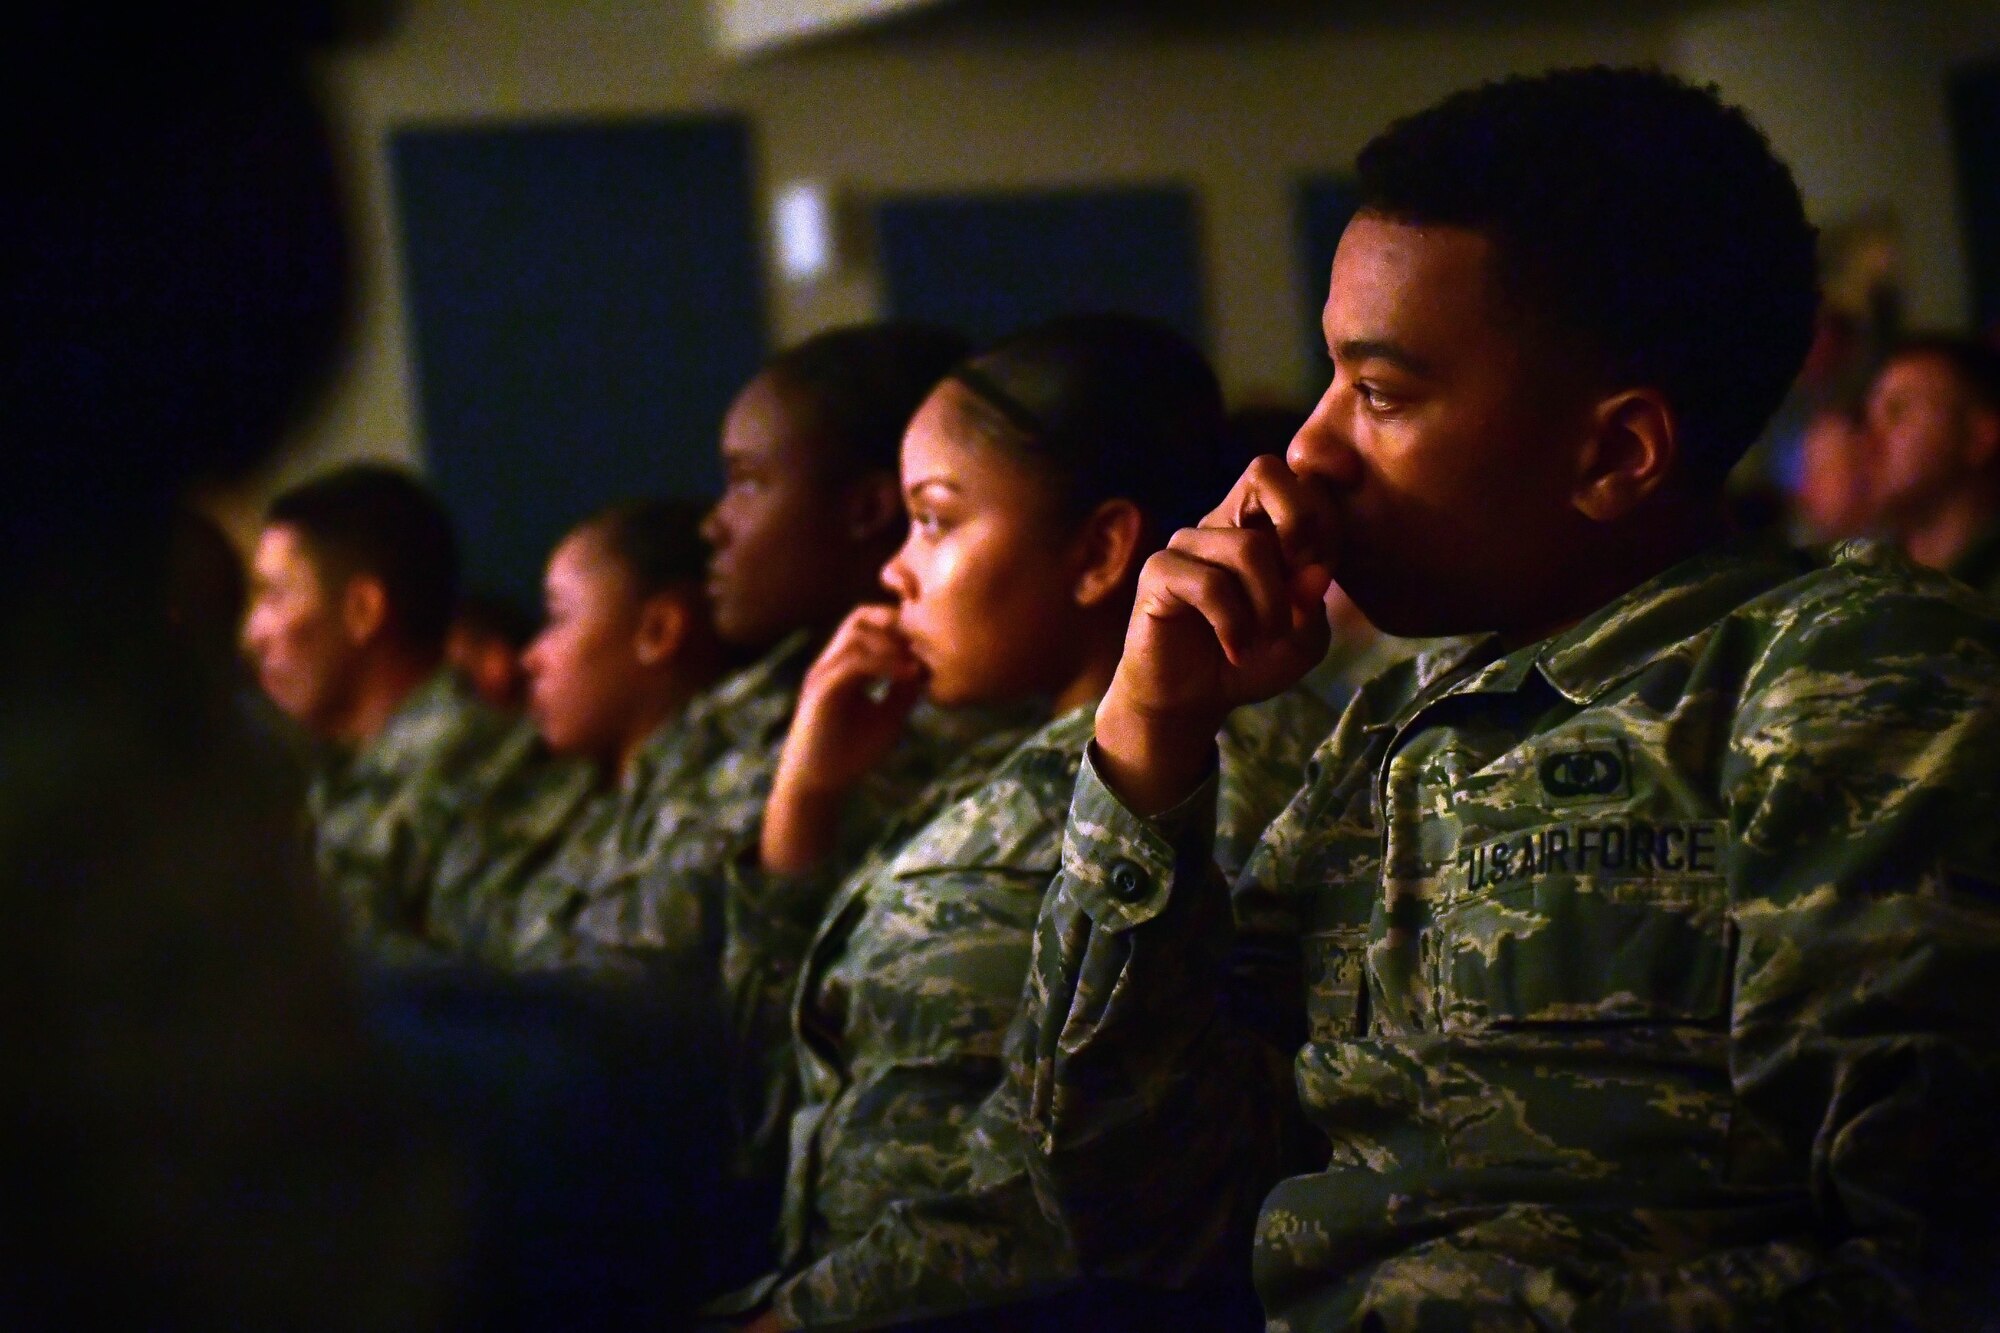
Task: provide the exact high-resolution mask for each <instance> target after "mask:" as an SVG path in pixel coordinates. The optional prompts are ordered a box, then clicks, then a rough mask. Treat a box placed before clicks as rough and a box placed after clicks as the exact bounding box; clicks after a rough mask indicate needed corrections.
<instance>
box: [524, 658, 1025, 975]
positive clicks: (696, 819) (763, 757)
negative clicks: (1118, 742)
mask: <svg viewBox="0 0 2000 1333" xmlns="http://www.w3.org/2000/svg"><path fill="white" fill-rule="evenodd" d="M814 651H815V649H814V645H813V643H812V642H811V640H810V639H809V638H808V637H807V636H806V635H805V634H803V633H801V634H797V635H794V636H792V637H790V638H788V639H786V640H785V642H783V643H782V644H780V645H779V646H778V647H777V648H775V649H773V650H772V651H771V652H770V653H769V654H768V655H767V656H766V657H764V658H763V659H762V660H761V661H759V662H757V663H755V664H754V665H752V666H750V667H748V668H746V669H745V670H743V671H741V672H738V673H737V674H736V675H734V676H731V677H730V678H728V679H726V680H724V681H722V682H721V683H720V684H718V685H716V686H715V687H713V688H712V689H710V690H709V691H708V692H706V693H704V694H702V695H700V696H698V697H697V698H696V699H694V700H693V701H692V702H691V703H690V704H689V705H688V707H687V709H686V710H685V711H684V712H683V713H682V714H681V716H680V717H679V718H678V719H676V720H675V721H673V722H670V723H667V724H665V725H663V726H662V727H661V728H660V729H659V730H658V731H657V732H656V733H655V734H654V736H653V737H652V739H651V740H649V741H648V742H647V743H646V745H645V746H643V747H642V748H641V749H640V751H639V753H638V755H637V756H636V757H635V760H634V763H633V766H632V771H631V772H630V773H629V774H627V775H626V778H625V780H624V781H622V782H621V783H620V785H619V788H618V790H617V792H616V794H615V795H614V796H613V797H612V798H611V799H609V800H604V799H600V800H598V801H597V802H596V803H595V804H594V805H593V806H592V807H591V809H589V810H588V811H587V812H585V813H584V814H583V815H582V816H580V817H579V818H578V819H577V820H576V822H575V823H574V825H573V826H572V827H571V829H570V832H569V835H568V837H567V838H566V840H565V842H564V845H563V846H562V847H561V849H560V850H559V852H558V853H557V854H556V855H555V856H554V857H553V858H552V859H551V860H550V862H549V863H548V865H547V866H546V867H545V868H544V870H543V871H542V873H540V874H539V875H537V876H536V877H535V878H534V880H533V882H531V883H530V884H529V885H528V887H527V888H526V889H524V890H523V891H522V893H521V895H520V900H519V906H518V908H517V911H516V922H515V926H514V943H513V956H514V961H515V962H516V964H517V965H520V966H523V967H531V968H543V967H578V968H583V969H586V970H590V971H595V972H597V973H599V974H603V975H620V976H627V977H643V976H644V975H645V974H646V973H647V971H648V970H650V969H654V968H658V967H662V966H664V967H669V968H673V969H676V970H679V971H682V972H683V973H685V972H686V971H687V969H689V968H692V969H693V975H695V976H698V977H701V976H710V977H712V976H713V974H714V971H715V969H716V967H717V965H718V960H719V959H720V957H721V954H722V952H723V937H724V902H723V899H724V893H725V890H726V885H727V873H726V869H725V868H726V866H727V864H728V863H729V862H730V861H732V860H733V859H735V858H736V857H737V856H738V855H739V854H740V853H741V852H742V851H743V850H744V849H745V848H747V847H750V846H753V845H754V844H755V842H756V839H757V831H758V827H759V824H760V823H761V821H762V819H763V814H764V802H765V800H766V799H767V798H768V797H769V796H770V791H771V782H772V779H773V778H774V777H775V776H776V774H777V767H778V757H779V754H780V752H781V751H782V749H783V747H784V741H785V733H786V731H787V730H788V729H789V728H790V726H791V720H792V712H793V710H794V708H796V706H797V704H798V696H799V687H800V685H801V684H802V683H803V681H804V679H805V673H806V668H807V667H809V666H810V665H811V664H812V660H813V654H814ZM992 725H995V723H994V721H993V720H992V719H990V718H988V717H986V716H984V715H973V714H970V713H966V712H964V710H955V711H954V712H953V713H951V714H946V713H944V712H942V711H940V710H938V709H931V708H923V709H919V710H918V712H917V714H916V716H915V717H913V718H912V721H911V727H910V730H909V735H908V736H907V737H906V739H905V742H904V743H903V744H902V745H901V746H899V747H898V749H897V751H896V752H895V754H894V755H893V756H892V758H891V759H890V761H889V762H888V763H886V764H884V765H883V766H882V768H881V770H880V771H879V772H877V773H876V774H873V775H871V777H870V779H869V781H868V783H867V784H865V786H864V788H863V791H862V794H861V797H860V799H859V800H857V801H856V802H855V803H854V808H853V810H852V811H851V812H850V817H849V820H848V828H847V831H846V833H845V834H844V836H843V839H842V848H843V850H842V852H841V853H840V854H839V855H837V856H836V857H835V858H834V859H835V862H836V863H837V864H839V865H841V866H850V865H852V864H853V863H854V861H855V860H856V859H858V858H859V855H860V853H861V852H862V851H865V850H866V847H867V843H868V840H869V838H870V837H872V835H873V833H874V831H875V830H877V829H879V828H880V827H881V825H882V824H883V823H884V822H885V821H886V819H887V818H888V812H890V811H893V810H895V809H898V808H900V807H901V806H902V805H903V804H905V803H906V802H908V801H909V800H910V799H911V798H912V797H913V796H914V795H915V794H916V793H918V792H920V791H922V790H923V788H924V787H925V786H926V785H927V784H928V783H929V782H930V781H932V780H933V779H934V778H935V777H936V776H937V774H938V773H939V772H941V771H943V769H944V768H945V767H946V766H947V765H948V764H949V763H950V762H951V761H952V760H953V759H954V758H956V756H957V755H958V753H959V752H960V751H961V750H963V748H964V747H965V745H966V744H967V743H968V742H969V740H971V739H972V738H975V737H977V736H979V735H981V734H984V731H985V730H986V729H988V728H989V727H991V726H992ZM813 919H814V920H817V914H816V913H815V915H814V917H813ZM743 966H744V971H745V972H746V975H745V976H743V977H739V978H738V979H737V980H736V982H735V983H734V985H733V988H732V992H731V993H732V994H735V995H744V994H747V993H751V992H756V991H759V990H760V989H769V988H770V987H771V986H774V985H775V986H777V987H779V988H780V990H779V993H777V994H772V995H770V996H769V997H768V998H767V999H766V1000H765V1001H764V1003H766V1004H768V1005H771V1006H773V1007H774V1008H775V1009H776V1010H777V1012H779V1013H785V1012H788V1010H787V1006H788V1003H789V1000H790V985H791V977H790V976H789V975H788V976H786V977H784V978H783V979H781V980H778V981H772V980H771V979H770V978H767V977H763V976H761V975H748V974H754V973H755V972H756V967H755V965H754V964H752V963H750V962H748V961H747V960H746V961H745V963H744V965H743Z"/></svg>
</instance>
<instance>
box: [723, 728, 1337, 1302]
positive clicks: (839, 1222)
mask: <svg viewBox="0 0 2000 1333" xmlns="http://www.w3.org/2000/svg"><path fill="white" fill-rule="evenodd" d="M1093 711H1094V710H1091V709H1088V708H1086V709H1079V710H1076V711H1074V712H1071V713H1069V714H1067V715H1065V716H1063V717H1061V718H1058V719H1056V720H1055V721H1053V722H1050V723H1048V724H1047V725H1046V726H1044V727H1043V728H1042V729H1041V730H1040V731H1038V732H1036V733H1035V734H1034V735H1033V736H1031V737H1030V738H1028V739H1027V740H1026V741H1023V742H1021V743H1019V744H1018V745H1010V744H1009V742H1010V741H1011V740H1012V739H1014V738H1013V737H1009V736H1001V737H996V738H992V739H989V740H988V741H987V742H985V743H984V744H982V745H980V746H978V747H976V748H975V749H973V750H972V751H970V752H969V753H968V754H967V755H966V756H965V758H964V759H963V760H962V761H961V762H960V763H959V764H958V765H957V766H956V767H954V768H953V769H952V770H951V771H950V772H949V773H948V774H947V775H946V776H945V777H944V778H942V779H941V780H939V781H938V782H937V783H935V784H934V785H933V786H932V787H931V788H930V790H928V791H927V792H926V793H924V796H923V798H922V799H921V800H919V801H917V802H915V803H914V804H913V805H911V806H910V807H909V808H908V809H907V810H906V811H905V812H904V814H903V815H902V816H901V817H900V818H898V819H897V820H896V821H895V822H894V823H893V824H892V825H891V826H890V827H889V829H888V830H887V832H886V834H885V835H884V836H883V838H882V839H881V841H879V842H878V843H877V844H876V846H875V848H874V849H873V850H872V851H871V852H870V853H869V854H868V856H867V858H866V860H864V861H863V862H862V864H861V865H860V866H859V868H857V869H856V870H855V871H854V872H853V873H852V874H850V875H849V876H848V877H847V879H846V881H845V882H844V883H843V884H842V885H841V886H840V888H839V891H838V892H837V894H836V895H835V896H834V898H833V901H832V904H831V907H830V908H829V909H828V910H827V912H826V913H825V915H824V917H823V919H822V920H821V922H820V925H819V928H818V931H817V934H816V936H815V938H814V939H813V942H812V946H811V949H810V951H809V952H808V954H807V961H806V964H805V971H804V975H803V979H802V982H801V985H800V986H799V989H798V994H797V999H796V1001H795V1005H794V1010H793V1013H794V1041H793V1051H794V1054H795V1059H796V1062H797V1070H798V1076H799V1079H800V1082H801V1085H802V1087H803V1094H804V1096H803V1105H802V1106H801V1108H800V1109H799V1110H798V1112H797V1113H796V1114H795V1115H794V1117H793V1120H792V1128H791V1144H790V1146H791V1170H790V1174H789V1177H788V1179H787V1182H786V1194H785V1207H784V1214H783V1218H782V1221H781V1225H780V1246H781V1255H782V1258H783V1262H784V1269H783V1270H782V1274H781V1278H782V1280H777V1281H774V1282H773V1283H771V1284H766V1289H771V1288H773V1287H774V1288H775V1290H773V1291H772V1299H773V1301H774V1303H775V1305H776V1306H777V1308H778V1309H779V1310H780V1311H781V1312H783V1314H784V1315H785V1316H786V1317H787V1318H789V1319H790V1320H792V1321H793V1322H796V1323H800V1324H804V1325H806V1326H811V1327H819V1326H829V1325H848V1324H866V1323H873V1322H887V1321H891V1320H895V1319H906V1318H910V1317H912V1316H914V1315H916V1314H919V1313H925V1312H928V1313H938V1312H942V1311H947V1310H959V1309H965V1308H967V1307H976V1306H981V1305H990V1304H993V1303H996V1302H1003V1301H1008V1300H1020V1299H1024V1298H1027V1297H1029V1296H1031V1295H1034V1294H1036V1293H1038V1292H1041V1291H1046V1290H1049V1289H1051V1288H1054V1287H1059V1286H1061V1285H1063V1284H1064V1283H1066V1282H1068V1281H1070V1280H1072V1279H1073V1278H1074V1275H1075V1265H1074V1263H1073V1261H1072V1260H1071V1258H1070V1250H1069V1246H1068V1243H1067V1241H1066V1239H1065V1238H1064V1236H1063V1233H1062V1232H1061V1230H1060V1229H1059V1228H1057V1227H1054V1226H1053V1225H1051V1224H1050V1223H1049V1221H1048V1220H1047V1218H1046V1217H1044V1216H1043V1214H1042V1212H1041V1210H1040V1208H1039V1207H1038V1206H1037V1204H1036V1202H1035V1197H1034V1191H1033V1188H1032V1185H1031V1183H1030V1180H1029V1177H1028V1175H1027V1172H1026V1169H1025V1166H1024V1159H1025V1155H1026V1145H1025V1143H1024V1142H1023V1141H1022V1139H1021V1136H1020V1129H1019V1122H1020V1115H1019V1107H1020V1102H1019V1100H1018V1098H1017V1097H1016V1096H1013V1095H1010V1091H1009V1089H1007V1088H1006V1087H1005V1086H1003V1083H1002V1080H1003V1074H1004V1071H1005V1070H1006V1068H1007V1067H1008V1064H1009V1061H1008V1060H1007V1059H1006V1058H1005V1054H1004V1047H1006V1046H1008V1045H1019V1044H1021V1043H1023V1042H1025V1041H1026V1040H1027V1034H1026V1033H1025V1032H1024V1031H1021V1030H1018V1029H1016V1030H1011V1031H1010V1024H1012V1021H1013V1020H1014V1018H1015V1015H1016V1012H1017V1010H1018V1009H1019V1007H1020V1000H1021V988H1022V982H1023V979H1024V978H1025V976H1026V975H1027V970H1028V961H1029V948H1030V945H1031V942H1032V939H1033V930H1034V923H1035V918H1036V915H1037V913H1038V911H1039V909H1040V906H1041V902H1042V897H1043V894H1044V892H1045V891H1046V889H1047V887H1048V884H1049V881H1050V880H1051V878H1052V877H1053V875H1054V873H1055V869H1056V865H1057V860H1058V853H1059V849H1060V846H1061V841H1060V840H1061V834H1062V826H1063V817H1064V814H1065V812H1066V811H1067V809H1068V806H1069V798H1070V792H1071V789H1072V787H1073V786H1074V784H1075V780H1076V772H1077V766H1078V764H1079V762H1080V761H1081V758H1082V754H1083V749H1084V746H1085V745H1086V744H1087V743H1088V741H1089V739H1090V732H1091V724H1092V716H1093ZM1330 722H1331V717H1330V715H1329V714H1328V713H1327V712H1326V711H1325V709H1324V708H1322V707H1321V706H1320V705H1319V704H1318V702H1317V701H1316V700H1314V699H1312V698H1311V697H1310V696H1308V695H1305V694H1304V693H1303V692H1294V693H1292V694H1290V695H1286V696H1281V697H1280V699H1278V700H1275V701H1273V702H1272V703H1271V704H1268V705H1264V706H1261V707H1259V708H1257V709H1247V710H1242V711H1241V712H1239V713H1238V714H1237V715H1236V716H1235V717H1233V718H1232V719H1231V720H1230V724H1229V726H1228V727H1227V728H1226V729H1225V731H1224V733H1223V736H1222V749H1223V753H1224V756H1225V757H1224V773H1225V779H1224V783H1223V789H1224V793H1225V795H1224V799H1223V802H1222V805H1223V808H1224V810H1226V811H1229V812H1233V814H1234V816H1235V819H1236V822H1238V823H1240V824H1241V825H1242V826H1244V827H1247V828H1253V829H1254V828H1261V827H1262V826H1263V825H1264V824H1265V823H1267V822H1268V821H1269V819H1270V818H1271V816H1272V815H1273V814H1274V813H1275V812H1276V810H1277V809H1278V808H1279V806H1280V804H1281V803H1282V802H1283V801H1284V799H1285V797H1286V795H1287V794H1288V791H1289V782H1290V778H1291V775H1292V774H1294V773H1296V771H1297V767H1298V765H1299V764H1300V763H1302V762H1303V760H1304V756H1305V755H1306V754H1307V753H1308V752H1309V750H1310V747H1311V745H1312V744H1313V743H1314V741H1315V740H1316V739H1317V738H1318V737H1319V736H1321V735H1323V734H1324V732H1325V729H1326V727H1327V726H1328V725H1329V723H1330ZM1010 751H1011V752H1010ZM1247 843H1248V840H1247V839H1246V840H1245V842H1244V845H1246V846H1247ZM750 878H751V879H752V880H755V879H757V878H759V877H750ZM766 887H768V884H767V885H766Z"/></svg>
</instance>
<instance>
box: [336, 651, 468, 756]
mask: <svg viewBox="0 0 2000 1333" xmlns="http://www.w3.org/2000/svg"><path fill="white" fill-rule="evenodd" d="M466 703H467V699H466V696H465V692H464V690H463V689H462V688H461V687H460V685H459V683H458V676H457V675H456V674H455V673H454V672H453V671H452V669H451V668H450V667H448V666H446V667H439V668H438V669H437V670H436V671H434V672H432V673H431V675H430V676H429V677H428V678H427V679H426V680H425V681H424V682H423V683H422V684H421V685H419V686H417V687H416V688H415V689H414V690H411V691H410V692H409V694H407V695H405V696H404V698H403V702H402V703H401V704H400V705H398V706H397V708H396V711H395V712H393V713H391V714H390V715H389V721H388V722H387V723H386V724H385V725H384V726H383V728H382V730H381V731H379V732H377V733H376V734H375V735H374V736H373V737H371V738H370V739H369V741H368V742H367V744H365V745H363V746H361V747H360V749H358V750H357V751H356V752H355V760H354V762H355V766H356V767H357V768H393V767H395V766H396V765H395V757H396V756H397V755H398V754H400V753H402V751H403V750H404V748H405V741H406V739H407V738H408V737H410V736H411V735H413V734H414V733H417V732H420V731H423V730H425V729H426V728H427V727H428V726H429V725H430V724H431V721H432V719H434V718H437V717H440V716H442V715H444V714H447V713H453V712H457V711H458V710H459V709H461V708H463V707H464V706H465V705H466Z"/></svg>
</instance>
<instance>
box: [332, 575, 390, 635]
mask: <svg viewBox="0 0 2000 1333" xmlns="http://www.w3.org/2000/svg"><path fill="white" fill-rule="evenodd" d="M388 620H389V594H388V592H387V590H385V589H384V588H383V587H382V580H380V579H378V578H376V577H375V576H374V575H373V574H356V575H355V576H354V577H353V578H351V579H349V580H348V581H347V586H346V587H344V588H342V589H341V591H340V624H341V628H342V629H344V630H345V631H346V632H347V639H348V642H349V643H352V644H355V645H356V646H359V645H361V644H364V643H367V642H368V641H369V640H371V639H373V638H374V637H375V636H376V635H377V634H380V633H381V632H382V627H383V626H384V625H385V624H387V623H388Z"/></svg>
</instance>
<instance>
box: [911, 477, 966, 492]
mask: <svg viewBox="0 0 2000 1333" xmlns="http://www.w3.org/2000/svg"><path fill="white" fill-rule="evenodd" d="M933 488H935V489H937V490H941V491H950V492H951V493H952V494H954V495H956V494H958V493H959V489H960V488H959V485H958V483H957V482H955V481H949V480H947V479H946V478H944V477H924V478H922V479H920V480H918V481H913V482H911V483H910V484H909V485H907V486H905V487H904V488H903V494H905V495H915V494H916V493H917V492H918V491H924V490H930V489H933Z"/></svg>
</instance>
